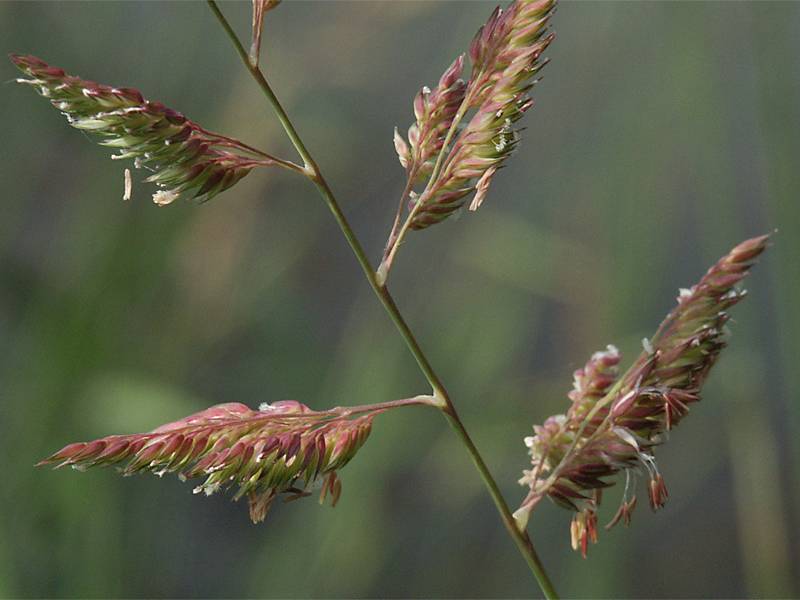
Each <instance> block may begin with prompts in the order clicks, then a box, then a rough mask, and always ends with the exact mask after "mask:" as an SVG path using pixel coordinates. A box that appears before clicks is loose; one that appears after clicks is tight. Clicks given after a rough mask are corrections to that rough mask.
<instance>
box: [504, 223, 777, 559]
mask: <svg viewBox="0 0 800 600" xmlns="http://www.w3.org/2000/svg"><path fill="white" fill-rule="evenodd" d="M768 239H769V236H761V237H756V238H753V239H750V240H747V241H745V242H742V243H741V244H739V245H738V246H736V247H735V248H734V249H733V250H731V251H730V252H729V253H728V254H727V255H726V256H724V257H723V258H722V259H720V260H719V261H718V262H717V263H716V264H715V265H714V266H713V267H711V269H709V270H708V272H707V273H706V274H705V275H704V276H703V278H702V279H701V280H700V282H699V283H698V284H697V285H695V286H694V287H692V288H690V289H682V290H680V294H679V296H678V305H677V306H676V307H675V308H674V309H673V310H672V312H670V313H669V315H667V317H666V319H665V320H664V321H663V322H662V323H661V325H660V327H659V328H658V330H657V331H656V334H655V335H654V336H653V338H652V339H651V340H646V339H645V340H644V341H643V345H644V352H642V354H641V355H640V356H639V357H638V359H637V360H636V361H635V362H634V364H633V366H632V367H631V368H630V369H629V370H628V371H627V372H626V373H625V374H624V375H622V376H621V377H618V372H617V365H618V363H619V360H620V355H619V352H618V351H617V350H616V348H614V347H613V346H609V347H608V349H607V350H606V351H604V352H598V353H596V354H595V355H593V356H592V358H591V359H590V360H589V362H588V363H587V364H586V366H585V367H584V368H583V369H580V370H579V371H576V372H575V383H574V389H573V390H572V392H570V394H569V397H570V399H571V400H572V406H571V407H570V408H569V410H568V411H567V414H566V415H556V416H553V417H550V418H548V419H547V421H545V423H544V425H543V426H541V427H540V426H534V433H535V435H534V436H531V437H528V438H526V439H525V444H526V445H527V446H528V448H529V449H530V455H531V465H532V468H531V469H530V470H526V471H524V476H523V477H522V479H520V483H521V484H523V485H527V486H529V487H530V493H529V494H528V496H527V497H526V498H525V500H524V501H523V503H522V505H521V507H520V508H519V510H517V511H516V513H514V516H515V518H516V519H517V523H518V525H519V526H520V527H524V525H525V524H526V523H527V520H528V517H529V515H530V512H531V510H532V509H533V508H534V507H535V506H536V504H537V503H538V502H539V501H540V500H541V499H542V498H543V497H545V496H547V497H549V498H550V499H551V500H553V501H555V502H556V503H557V504H559V505H561V506H563V507H565V508H567V509H570V510H573V511H575V512H576V516H575V517H574V519H573V522H572V527H571V533H572V542H573V547H575V548H576V549H577V548H580V549H581V551H582V552H583V554H584V556H585V554H586V548H587V543H588V540H591V541H596V538H597V531H596V521H597V518H596V510H597V506H598V505H599V504H600V499H601V491H602V489H603V488H605V487H609V486H611V485H613V483H612V482H610V481H608V478H610V477H612V476H614V475H616V474H617V473H619V472H620V471H626V476H627V480H626V486H625V493H624V495H623V499H622V504H621V505H620V507H619V510H618V511H617V513H616V515H615V516H614V517H613V519H612V520H611V522H610V523H609V524H608V526H607V527H609V528H610V527H611V526H613V525H615V524H616V523H618V522H620V521H622V522H623V523H625V524H626V525H627V524H628V523H629V522H630V519H631V514H632V512H633V509H634V507H635V505H636V496H635V494H634V492H633V491H632V490H631V489H630V488H631V487H632V486H631V483H630V478H631V474H634V475H635V474H636V471H639V472H641V471H643V472H644V473H646V474H647V476H648V478H649V483H648V497H649V501H650V506H651V507H652V509H653V510H657V509H658V508H661V507H662V506H663V505H664V503H665V502H666V499H667V495H668V494H667V488H666V485H665V484H664V479H663V477H662V476H661V474H660V473H659V471H658V467H657V465H656V461H655V456H654V448H655V447H656V446H657V445H659V444H661V443H662V442H663V441H664V433H665V432H667V431H669V430H670V429H671V428H672V427H674V426H675V425H676V424H677V423H678V422H679V421H680V420H681V419H682V418H683V417H685V416H686V415H687V414H688V412H689V405H690V404H692V403H694V402H697V401H699V400H700V389H701V387H702V385H703V382H704V381H705V379H706V377H707V375H708V372H709V370H710V369H711V367H712V366H713V365H714V363H715V361H716V360H717V357H718V356H719V353H720V351H721V350H722V349H723V348H724V347H725V344H726V342H725V340H726V331H725V324H726V323H727V321H728V319H729V316H728V313H727V312H726V311H727V309H728V308H730V307H731V306H733V305H734V304H736V303H737V302H739V301H740V300H741V299H742V298H743V297H744V295H745V292H744V291H741V290H739V289H737V287H736V285H737V284H738V283H739V282H740V281H741V280H742V279H744V278H745V277H746V276H747V274H748V272H749V270H750V268H751V266H752V265H753V262H754V260H755V259H756V258H757V257H758V256H759V255H760V254H761V253H762V252H763V251H764V249H765V248H766V246H767V241H768Z"/></svg>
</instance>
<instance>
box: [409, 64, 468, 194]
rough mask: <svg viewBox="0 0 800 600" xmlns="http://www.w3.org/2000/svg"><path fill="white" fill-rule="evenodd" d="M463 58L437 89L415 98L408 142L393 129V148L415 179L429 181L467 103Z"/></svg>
mask: <svg viewBox="0 0 800 600" xmlns="http://www.w3.org/2000/svg"><path fill="white" fill-rule="evenodd" d="M463 70H464V55H463V54H462V55H461V56H459V57H458V58H457V59H455V60H454V61H453V64H451V65H450V66H449V67H448V68H447V70H446V71H445V72H444V74H443V75H442V76H441V78H440V79H439V84H438V85H437V86H436V88H435V89H434V90H431V89H430V88H428V87H427V86H425V87H423V88H422V89H421V90H420V91H419V93H418V94H417V95H416V97H415V98H414V116H415V117H416V121H415V122H414V123H413V124H412V125H411V127H409V128H408V143H406V141H405V139H403V136H401V135H400V133H399V132H398V131H397V128H395V130H394V146H395V150H397V157H398V158H399V159H400V164H401V165H403V168H405V169H406V172H407V173H408V174H409V177H411V178H412V179H414V180H418V179H422V180H427V178H428V177H430V175H431V173H432V171H433V163H434V160H435V159H436V157H437V156H438V154H439V151H440V150H441V149H442V146H443V145H444V140H445V137H446V136H447V132H448V131H450V126H451V125H452V124H453V118H454V117H455V116H456V113H457V112H458V109H459V108H460V107H461V103H462V102H463V101H464V93H465V92H466V89H467V87H466V84H465V83H464V80H463V79H461V73H462V71H463Z"/></svg>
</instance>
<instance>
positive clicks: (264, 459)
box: [37, 400, 377, 523]
mask: <svg viewBox="0 0 800 600" xmlns="http://www.w3.org/2000/svg"><path fill="white" fill-rule="evenodd" d="M375 414H377V412H372V413H369V414H366V415H362V416H358V417H351V416H350V415H349V414H348V413H347V412H345V411H343V410H341V409H333V410H331V411H324V412H315V411H312V410H311V409H309V408H308V407H307V406H305V405H304V404H301V403H300V402H296V401H293V400H285V401H282V402H276V403H274V404H271V405H262V407H261V409H260V410H252V409H250V408H249V407H247V406H245V405H244V404H239V403H236V402H231V403H227V404H218V405H216V406H212V407H211V408H208V409H206V410H203V411H201V412H198V413H195V414H193V415H190V416H188V417H186V418H184V419H181V420H179V421H175V422H173V423H168V424H166V425H162V426H161V427H158V428H156V429H154V430H153V431H151V432H150V433H139V434H132V435H111V436H108V437H104V438H101V439H98V440H94V441H92V442H85V443H83V442H80V443H75V444H70V445H68V446H66V447H65V448H62V449H61V450H59V451H58V452H56V453H55V454H53V455H52V456H50V457H49V458H46V459H45V460H43V461H42V462H40V463H39V465H37V466H40V465H55V467H56V468H59V467H64V466H70V467H73V468H75V469H78V470H84V469H87V468H89V467H97V466H108V465H117V466H119V468H120V470H121V472H122V474H123V475H132V474H133V473H139V472H144V471H149V472H151V473H154V474H156V475H158V476H162V475H163V474H164V473H177V475H178V477H179V478H180V479H182V480H185V479H190V478H195V477H205V481H203V483H201V484H200V485H199V486H197V487H196V488H195V489H194V492H195V493H201V492H202V493H205V494H206V495H209V496H210V495H211V494H213V493H215V492H216V491H218V490H220V489H225V488H229V487H233V488H236V492H235V495H234V500H238V499H239V498H242V497H244V496H247V498H248V500H249V502H250V518H251V519H252V521H253V522H254V523H258V522H260V521H263V520H264V518H265V516H266V513H267V510H268V509H269V507H270V505H271V504H272V502H273V501H274V499H275V498H276V497H278V496H279V495H281V494H283V495H284V496H285V498H286V499H287V500H292V499H296V498H300V497H303V496H308V495H309V494H310V493H309V491H308V490H309V488H311V487H314V486H315V485H319V484H321V487H322V491H321V496H320V502H322V501H323V500H324V499H325V498H326V496H328V495H330V497H331V499H332V502H333V504H334V505H335V504H336V501H337V500H338V498H339V495H340V493H341V482H340V480H339V479H338V477H337V472H338V470H339V469H341V468H342V467H344V466H345V465H346V464H347V463H348V462H349V461H350V459H352V458H353V456H354V455H355V454H356V452H357V451H358V450H359V448H360V447H361V446H362V445H363V444H364V442H365V441H366V439H367V436H369V433H370V430H371V427H372V418H373V417H374V416H375Z"/></svg>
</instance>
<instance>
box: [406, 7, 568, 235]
mask: <svg viewBox="0 0 800 600" xmlns="http://www.w3.org/2000/svg"><path fill="white" fill-rule="evenodd" d="M554 7H555V0H515V1H514V2H512V3H511V4H510V5H509V7H508V8H507V9H506V10H501V9H500V8H497V9H495V11H494V12H493V13H492V15H491V16H490V18H489V20H488V21H487V23H486V24H485V25H484V26H483V27H481V29H480V30H479V31H478V33H477V35H476V36H475V38H474V40H473V42H472V45H471V47H470V51H469V56H470V59H471V61H472V70H471V73H470V78H469V81H468V82H467V84H466V86H462V85H461V84H459V83H458V81H459V80H458V79H457V78H458V75H460V72H461V68H460V67H461V66H462V60H461V58H459V59H457V60H456V61H455V62H454V63H453V65H451V66H450V67H449V68H448V70H447V71H446V72H445V74H444V75H443V76H442V80H441V81H440V83H439V86H438V87H437V90H436V92H434V93H428V95H427V96H426V97H425V98H427V100H428V104H427V105H425V108H428V109H429V110H426V111H420V110H418V109H417V108H418V104H420V102H419V99H420V97H419V96H418V97H417V101H415V114H416V116H417V123H416V124H415V125H413V126H412V131H409V138H410V140H409V141H411V149H412V152H411V153H410V154H409V153H407V152H405V153H404V150H405V143H404V141H403V140H402V138H400V141H399V143H398V137H399V136H398V135H395V146H396V147H397V149H398V155H399V156H400V161H401V163H403V164H404V166H407V165H408V164H415V163H414V162H413V158H414V154H413V149H414V147H415V143H414V141H413V140H412V139H411V138H412V133H416V132H433V133H431V135H430V137H425V136H422V135H420V136H419V137H420V140H421V147H422V148H423V153H430V154H431V155H435V154H438V152H439V150H440V149H442V146H443V145H444V144H443V142H444V140H445V136H446V135H447V130H448V129H450V126H451V125H452V124H453V123H454V122H455V123H456V124H458V123H459V122H461V121H462V120H464V122H465V123H466V125H464V126H463V127H462V128H461V130H460V131H459V132H457V133H456V132H454V133H456V135H455V137H454V138H453V139H454V141H453V143H452V145H451V146H450V147H449V148H445V152H446V153H447V154H446V155H445V156H444V157H443V160H442V161H441V168H440V170H439V172H438V173H435V174H434V179H432V180H430V181H428V184H427V186H426V188H425V190H424V191H423V192H422V193H421V194H420V195H416V194H413V195H412V196H411V200H410V206H409V210H410V211H412V213H413V216H412V218H411V225H410V226H411V228H412V229H424V228H425V227H428V226H430V225H432V224H434V223H438V222H440V221H442V220H443V219H445V218H447V217H448V216H450V215H451V214H453V213H454V212H455V211H456V210H458V209H459V208H461V206H463V204H464V203H465V202H466V199H467V197H468V196H470V195H472V194H474V197H473V200H472V203H471V205H470V208H471V209H472V210H474V209H477V208H478V206H480V204H481V203H482V202H483V200H484V198H485V197H486V193H487V191H488V188H489V184H490V183H491V180H492V177H493V176H494V175H495V173H496V172H497V170H498V169H499V168H500V167H501V166H502V164H503V163H504V161H505V160H506V159H507V158H508V157H509V156H510V155H511V153H512V152H513V150H514V148H515V147H516V146H517V143H518V141H519V130H518V129H517V127H516V123H517V121H519V119H520V118H521V117H522V115H523V114H524V113H525V112H526V111H527V110H528V109H529V108H530V107H531V106H532V105H533V101H532V100H531V98H530V96H529V91H530V89H531V87H532V86H533V85H534V84H535V83H536V81H537V79H536V75H537V73H538V72H539V70H540V69H541V68H542V67H543V66H544V65H545V63H546V61H545V60H543V59H542V58H541V55H542V52H544V50H545V49H546V48H547V46H548V45H549V44H550V42H551V41H552V40H553V38H554V35H553V34H552V33H548V27H549V22H550V17H551V15H552V14H553V10H554ZM448 84H449V85H448ZM424 91H425V90H423V93H424ZM459 97H461V98H462V100H461V102H460V105H457V104H456V102H457V100H458V98H459ZM470 115H471V116H470ZM423 172H424V170H423Z"/></svg>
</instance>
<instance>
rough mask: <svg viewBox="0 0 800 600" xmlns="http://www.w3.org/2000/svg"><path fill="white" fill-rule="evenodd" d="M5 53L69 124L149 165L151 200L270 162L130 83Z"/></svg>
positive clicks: (231, 178)
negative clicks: (70, 71) (99, 78)
mask: <svg viewBox="0 0 800 600" xmlns="http://www.w3.org/2000/svg"><path fill="white" fill-rule="evenodd" d="M10 58H11V62H13V63H14V64H15V65H16V66H17V68H18V69H19V70H20V71H22V72H23V73H25V75H27V77H28V78H20V79H17V81H18V82H19V83H24V84H27V85H30V86H32V87H33V88H34V89H35V90H36V91H37V92H38V93H39V94H41V95H42V96H44V97H45V98H47V99H49V100H50V102H51V104H52V105H53V106H54V107H55V108H56V109H58V110H59V111H60V112H61V113H62V114H63V115H64V116H65V117H66V118H67V121H68V122H69V124H70V125H72V126H73V127H75V128H76V129H80V130H83V131H86V132H87V133H90V134H92V135H95V136H97V137H98V138H100V144H102V145H104V146H109V147H111V148H116V149H118V150H119V154H116V155H113V156H112V158H115V159H127V158H131V159H133V160H134V165H135V166H136V167H137V168H145V169H147V170H148V171H151V172H152V173H153V174H152V175H151V176H150V177H148V178H147V180H146V181H148V182H152V183H155V184H156V185H157V186H158V188H159V189H158V191H157V192H156V193H155V194H153V201H154V202H155V203H156V204H158V205H159V206H163V205H166V204H170V203H171V202H173V201H174V200H176V199H178V198H183V197H187V198H194V199H196V200H198V201H200V202H203V201H206V200H210V199H211V198H213V197H214V196H216V195H217V194H219V193H220V192H222V191H224V190H226V189H228V188H229V187H231V186H232V185H234V184H235V183H236V182H237V181H239V180H240V179H241V178H242V177H244V176H245V175H247V174H248V173H249V172H250V170H251V169H252V168H253V167H255V166H265V165H272V164H274V162H273V161H272V160H271V159H270V157H269V156H268V155H265V154H264V153H262V152H260V151H258V150H255V149H254V148H250V147H249V146H246V145H245V144H243V143H241V142H239V141H237V140H234V139H231V138H227V137H225V136H222V135H219V134H216V133H211V132H209V131H206V130H205V129H203V128H202V127H200V126H199V125H198V124H197V123H195V122H193V121H190V120H189V119H187V118H186V117H185V116H183V115H182V114H181V113H179V112H177V111H174V110H172V109H171V108H167V107H166V106H164V105H163V104H161V103H160V102H152V101H149V100H146V99H145V98H144V97H143V96H142V94H141V93H140V92H139V91H137V90H134V89H131V88H117V87H112V86H108V85H103V84H100V83H95V82H94V81H86V80H83V79H80V78H78V77H74V76H72V75H67V74H66V73H65V72H64V71H63V70H62V69H58V68H56V67H52V66H50V65H48V64H47V63H46V62H44V61H43V60H41V59H38V58H36V57H35V56H23V55H18V54H11V55H10ZM128 191H129V188H128V187H127V186H126V192H128ZM127 195H128V194H126V196H127Z"/></svg>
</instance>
